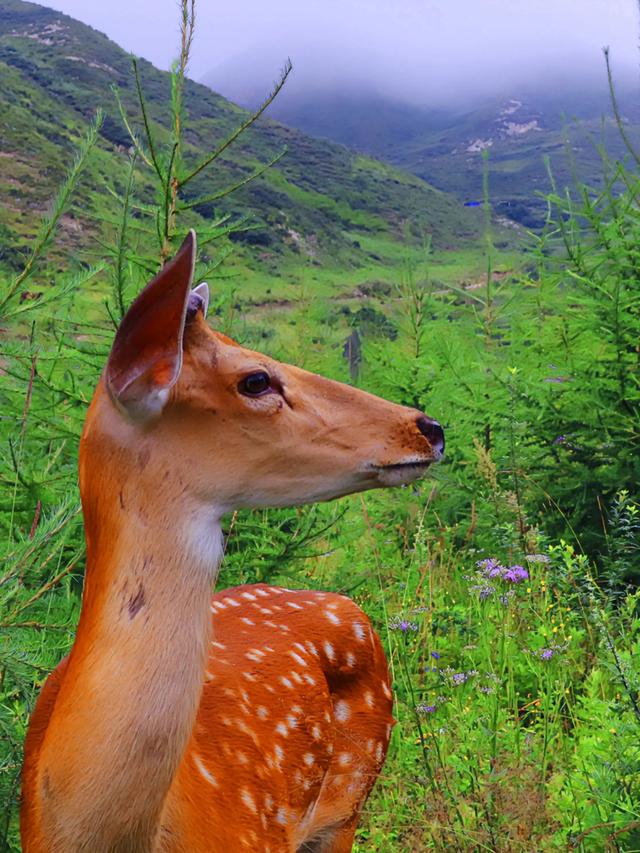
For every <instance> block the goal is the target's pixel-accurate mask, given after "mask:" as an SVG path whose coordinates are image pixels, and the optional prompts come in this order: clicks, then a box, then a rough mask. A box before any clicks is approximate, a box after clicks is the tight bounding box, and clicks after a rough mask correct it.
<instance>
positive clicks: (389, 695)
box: [381, 679, 393, 699]
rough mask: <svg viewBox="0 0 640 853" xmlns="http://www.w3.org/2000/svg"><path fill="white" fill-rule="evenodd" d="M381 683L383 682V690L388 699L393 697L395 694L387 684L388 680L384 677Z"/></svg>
mask: <svg viewBox="0 0 640 853" xmlns="http://www.w3.org/2000/svg"><path fill="white" fill-rule="evenodd" d="M381 684H382V692H383V693H384V695H385V696H386V697H387V699H393V696H392V694H391V691H390V690H389V685H388V684H387V682H386V681H384V679H383V681H382V682H381Z"/></svg>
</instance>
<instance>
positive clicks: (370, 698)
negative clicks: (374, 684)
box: [363, 690, 373, 708]
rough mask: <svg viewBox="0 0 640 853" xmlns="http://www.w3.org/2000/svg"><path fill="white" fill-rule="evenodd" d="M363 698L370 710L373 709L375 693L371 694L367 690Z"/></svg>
mask: <svg viewBox="0 0 640 853" xmlns="http://www.w3.org/2000/svg"><path fill="white" fill-rule="evenodd" d="M363 698H364V702H365V705H368V706H369V707H370V708H373V693H372V692H371V690H365V691H364V697H363Z"/></svg>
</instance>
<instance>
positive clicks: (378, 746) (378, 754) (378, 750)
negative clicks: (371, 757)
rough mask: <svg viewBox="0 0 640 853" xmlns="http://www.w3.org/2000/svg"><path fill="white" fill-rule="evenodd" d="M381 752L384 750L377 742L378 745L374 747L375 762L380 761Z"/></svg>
mask: <svg viewBox="0 0 640 853" xmlns="http://www.w3.org/2000/svg"><path fill="white" fill-rule="evenodd" d="M383 750H384V747H383V746H382V743H381V742H380V741H378V745H377V746H376V760H377V761H382V754H383Z"/></svg>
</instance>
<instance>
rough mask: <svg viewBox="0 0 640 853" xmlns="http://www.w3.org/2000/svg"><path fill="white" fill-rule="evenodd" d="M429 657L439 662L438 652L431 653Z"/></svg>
mask: <svg viewBox="0 0 640 853" xmlns="http://www.w3.org/2000/svg"><path fill="white" fill-rule="evenodd" d="M431 657H432V658H435V659H436V660H440V652H431Z"/></svg>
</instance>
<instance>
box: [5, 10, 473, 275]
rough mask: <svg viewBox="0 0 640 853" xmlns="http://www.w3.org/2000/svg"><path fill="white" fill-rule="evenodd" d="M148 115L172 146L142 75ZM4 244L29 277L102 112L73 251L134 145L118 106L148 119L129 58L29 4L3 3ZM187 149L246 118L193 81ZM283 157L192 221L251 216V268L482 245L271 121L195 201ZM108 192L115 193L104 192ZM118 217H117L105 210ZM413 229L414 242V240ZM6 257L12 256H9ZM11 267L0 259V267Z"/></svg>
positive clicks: (447, 205)
mask: <svg viewBox="0 0 640 853" xmlns="http://www.w3.org/2000/svg"><path fill="white" fill-rule="evenodd" d="M140 69H141V76H142V82H143V87H144V90H145V93H146V98H147V110H148V114H149V116H150V119H151V121H152V123H153V126H154V130H155V132H156V134H157V136H158V138H159V139H166V138H167V134H168V133H169V108H168V100H169V97H170V91H171V83H170V78H169V74H168V73H167V72H164V71H160V70H158V69H156V68H154V67H153V66H152V65H151V64H150V63H148V62H146V61H144V60H142V61H141V62H140ZM0 74H1V75H2V81H3V85H2V87H1V88H0V109H1V111H2V116H3V121H2V123H1V125H0V155H1V156H2V158H3V159H2V160H1V161H0V162H2V164H3V166H2V169H0V234H1V235H2V237H3V244H4V246H6V247H10V252H9V250H5V257H4V260H5V261H8V262H10V263H12V264H18V265H19V264H20V262H21V261H20V259H21V257H22V256H23V255H24V254H25V253H26V252H28V250H29V246H30V245H31V241H32V239H33V235H34V233H35V232H36V230H37V228H38V226H39V222H40V218H41V216H42V214H43V213H44V212H45V211H46V209H47V206H48V204H49V202H50V199H51V198H52V196H53V195H54V193H55V190H56V188H57V187H58V186H59V185H60V182H61V181H62V179H63V177H64V174H65V172H66V170H67V169H68V167H69V164H70V162H71V159H72V157H73V152H74V148H75V144H76V142H77V140H78V138H80V137H81V136H82V134H83V133H84V131H85V129H86V127H87V126H88V124H89V122H90V121H91V119H92V117H93V115H94V113H95V110H96V108H98V107H101V108H103V109H104V111H105V116H106V117H105V121H104V123H103V125H102V128H101V131H100V142H99V145H98V147H97V149H96V151H95V152H94V154H93V156H92V159H91V163H90V164H89V167H88V168H87V170H86V171H85V174H84V176H83V179H82V182H81V184H80V188H79V191H78V194H77V196H76V204H75V207H74V208H73V210H72V212H71V214H70V216H69V217H65V219H64V221H63V227H62V231H61V235H60V240H61V241H63V242H64V243H65V244H66V245H68V246H69V247H72V248H81V247H83V246H84V245H86V244H87V243H89V242H91V239H92V235H93V236H95V235H96V232H100V229H103V228H104V227H106V226H105V225H104V223H105V221H107V219H108V218H110V219H111V220H112V221H113V217H115V216H116V215H117V213H116V211H117V210H118V204H119V202H118V199H119V198H120V197H121V194H122V180H123V178H124V173H125V172H126V164H127V152H128V149H129V146H130V139H129V137H128V134H127V132H126V130H125V127H124V126H123V122H122V120H121V118H120V116H119V113H118V109H117V106H116V101H115V97H114V94H113V91H112V86H113V85H114V84H115V85H117V86H118V88H119V91H120V96H121V99H122V102H123V104H124V109H125V110H126V111H127V112H128V114H129V116H130V117H132V119H131V120H133V121H134V123H135V126H136V128H137V127H138V124H137V119H133V117H134V116H136V115H138V114H139V109H138V107H137V104H136V91H135V84H134V81H133V76H132V73H131V60H130V56H129V54H127V53H126V51H124V50H122V49H121V48H120V47H119V46H118V45H116V44H115V43H114V42H112V41H110V40H109V39H108V38H106V36H104V35H103V34H102V33H99V32H97V31H96V30H94V29H92V28H91V27H89V26H87V25H85V24H82V23H80V22H79V21H76V20H74V19H73V18H70V17H68V16H66V15H63V14H61V13H59V12H56V11H54V10H52V9H47V8H45V7H42V6H38V5H36V4H33V3H27V2H22V1H21V0H0ZM185 108H186V112H187V114H188V127H189V131H188V137H187V143H186V147H185V152H184V156H185V158H186V161H187V162H188V163H197V162H199V161H201V160H202V158H203V156H204V154H205V153H206V152H208V151H209V150H211V147H212V146H213V147H215V145H217V144H219V143H220V142H221V140H224V139H225V138H227V137H228V136H229V134H230V133H231V132H232V131H233V130H235V128H237V127H238V125H239V124H240V123H241V122H242V121H243V120H244V119H245V118H246V117H247V114H246V112H244V111H243V110H241V109H240V108H239V107H237V106H235V105H234V104H232V103H230V102H229V101H227V100H226V99H224V98H222V97H220V96H219V95H216V94H214V93H213V92H212V91H211V90H210V89H208V88H207V87H205V86H203V85H200V84H198V83H195V82H193V81H190V80H189V81H187V85H186V89H185ZM285 148H286V149H287V153H286V154H285V156H283V158H282V159H281V160H280V161H279V163H278V164H277V165H276V166H274V167H273V168H271V169H269V170H267V172H266V173H265V174H264V175H263V176H261V177H260V178H259V179H258V180H256V181H253V182H252V183H249V184H248V185H246V186H244V187H242V188H241V189H240V190H239V191H238V192H236V193H234V194H233V195H232V196H229V197H227V198H223V199H221V200H220V201H218V202H216V203H215V205H214V204H212V203H211V204H202V205H198V206H196V207H195V208H194V212H193V216H194V220H193V225H194V227H196V228H197V227H198V221H199V218H200V217H201V218H203V219H204V220H207V221H210V220H212V219H213V218H214V217H219V216H220V215H225V214H228V215H230V216H232V217H233V218H236V217H238V216H242V215H243V214H245V213H247V212H250V213H251V214H252V225H253V227H252V228H251V230H249V231H246V232H242V233H239V234H237V235H234V238H235V240H236V241H237V240H241V241H242V243H243V244H244V245H243V247H242V248H243V249H246V250H247V252H250V253H251V254H252V255H255V256H256V257H257V256H259V255H267V256H268V258H269V259H270V260H269V263H272V264H274V265H275V264H277V263H278V259H279V258H282V257H284V256H287V257H288V256H292V255H302V256H303V258H306V259H307V261H308V262H309V263H325V262H326V263H336V262H337V261H338V260H341V261H342V262H343V263H344V264H346V265H350V264H353V265H358V264H362V263H366V262H367V261H368V260H369V257H370V255H371V252H374V251H375V250H373V249H372V250H369V254H367V251H365V250H364V249H363V248H362V246H361V244H362V243H363V241H364V240H365V239H368V240H369V241H371V240H374V241H378V242H379V243H380V242H381V243H382V244H389V245H391V246H393V247H394V249H395V250H397V246H398V244H399V243H403V241H405V240H407V239H415V240H422V238H423V235H424V233H425V232H426V233H429V234H431V235H432V238H433V240H434V244H435V245H436V246H437V247H439V248H446V247H447V246H452V245H457V244H459V243H460V242H466V241H469V240H476V239H478V236H479V233H480V219H479V217H478V216H476V215H474V212H472V211H467V210H465V209H464V207H463V206H462V205H461V204H459V203H458V202H457V201H456V200H455V199H453V198H452V197H450V196H447V195H445V194H444V193H442V192H440V191H438V190H436V189H434V188H432V187H430V186H429V185H428V184H426V183H425V182H424V181H423V180H421V179H419V178H417V177H415V176H412V175H410V174H407V173H403V172H401V171H399V170H397V169H396V168H394V167H392V166H389V165H386V164H383V163H379V162H376V161H374V160H372V159H370V158H368V157H364V156H362V155H359V154H356V153H354V152H353V151H351V150H349V149H347V148H346V147H344V146H342V145H339V144H336V143H334V142H329V141H323V140H316V139H313V138H312V137H309V136H308V135H305V134H304V133H302V132H300V131H298V130H295V129H291V128H288V127H285V126H283V125H282V124H279V123H277V122H275V121H272V120H262V121H260V122H259V123H258V124H256V125H254V127H253V128H251V129H250V130H249V131H248V132H247V133H246V134H245V135H243V136H242V137H241V139H240V140H239V141H238V142H237V143H236V144H235V145H234V146H232V147H231V149H229V150H227V151H225V154H224V157H222V158H220V159H219V160H218V161H217V164H216V169H215V170H212V171H211V172H210V173H209V172H207V173H204V172H203V173H202V175H201V176H198V178H197V179H196V180H195V181H194V186H193V194H194V197H201V196H202V195H207V194H214V193H215V192H217V191H218V190H220V188H222V187H225V186H229V185H233V184H237V183H241V182H242V181H243V180H244V179H245V178H247V176H249V175H250V174H251V173H252V172H254V170H255V169H256V168H257V167H258V166H259V165H260V164H265V163H268V162H269V161H270V160H271V159H272V158H273V157H274V156H275V155H276V154H278V153H279V152H281V151H283V149H285ZM136 186H137V189H138V191H139V194H140V196H141V198H142V199H143V200H144V201H148V202H149V203H151V202H152V201H153V189H152V188H151V187H149V186H148V178H145V177H144V174H143V173H140V175H138V176H137V177H136ZM106 187H108V188H109V189H111V190H112V193H109V192H107V191H103V190H105V189H106ZM109 204H111V205H112V207H113V210H109V211H107V210H105V206H108V205H109ZM407 223H410V224H411V226H412V229H413V232H412V234H409V232H408V230H407ZM8 252H9V254H8ZM1 259H2V257H1V256H0V260H1Z"/></svg>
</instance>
